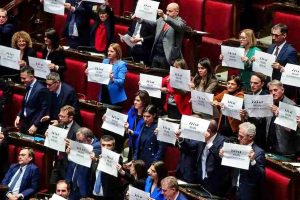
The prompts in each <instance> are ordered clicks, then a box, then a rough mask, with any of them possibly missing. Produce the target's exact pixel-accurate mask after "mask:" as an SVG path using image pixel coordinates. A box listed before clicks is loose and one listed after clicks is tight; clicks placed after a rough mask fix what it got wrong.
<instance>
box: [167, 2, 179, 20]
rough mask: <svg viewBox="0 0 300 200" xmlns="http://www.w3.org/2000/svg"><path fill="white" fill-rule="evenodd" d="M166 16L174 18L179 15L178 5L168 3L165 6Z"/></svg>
mask: <svg viewBox="0 0 300 200" xmlns="http://www.w3.org/2000/svg"><path fill="white" fill-rule="evenodd" d="M166 13H167V15H168V16H169V17H171V18H176V17H177V16H178V14H179V5H178V4H177V3H170V4H169V5H168V6H167V12H166Z"/></svg>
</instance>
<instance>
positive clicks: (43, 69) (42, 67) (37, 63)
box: [28, 56, 51, 79]
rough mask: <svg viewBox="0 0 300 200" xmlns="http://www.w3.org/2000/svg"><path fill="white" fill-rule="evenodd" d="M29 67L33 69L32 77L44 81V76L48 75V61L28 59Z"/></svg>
mask: <svg viewBox="0 0 300 200" xmlns="http://www.w3.org/2000/svg"><path fill="white" fill-rule="evenodd" d="M28 60H29V65H30V67H32V68H33V69H34V76H36V77H39V78H43V79H46V76H47V75H48V74H49V73H50V69H49V66H48V65H49V64H50V63H51V61H50V60H45V59H40V58H34V57H30V56H29V57H28Z"/></svg>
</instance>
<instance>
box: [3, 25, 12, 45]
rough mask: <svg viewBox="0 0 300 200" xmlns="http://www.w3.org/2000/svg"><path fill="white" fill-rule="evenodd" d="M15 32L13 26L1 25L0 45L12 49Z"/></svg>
mask: <svg viewBox="0 0 300 200" xmlns="http://www.w3.org/2000/svg"><path fill="white" fill-rule="evenodd" d="M14 32H15V27H14V25H13V24H10V23H5V24H3V25H0V45H3V46H7V47H11V38H12V36H13V34H14Z"/></svg>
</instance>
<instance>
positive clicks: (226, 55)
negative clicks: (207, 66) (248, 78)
mask: <svg viewBox="0 0 300 200" xmlns="http://www.w3.org/2000/svg"><path fill="white" fill-rule="evenodd" d="M221 54H222V55H223V60H222V66H228V67H233V68H237V69H244V62H242V60H241V57H243V56H244V55H245V49H244V48H240V47H229V46H223V45H221Z"/></svg>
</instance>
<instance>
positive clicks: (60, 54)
mask: <svg viewBox="0 0 300 200" xmlns="http://www.w3.org/2000/svg"><path fill="white" fill-rule="evenodd" d="M42 54H43V55H42V56H43V59H46V56H47V54H48V50H47V48H46V47H44V49H43V52H42ZM65 58H66V57H65V51H64V49H63V48H62V47H61V46H59V47H58V48H57V49H55V50H52V51H51V52H50V53H49V55H48V58H47V60H50V61H51V63H53V64H55V65H58V70H57V71H54V70H51V71H54V72H57V73H59V75H60V78H63V76H62V75H63V72H64V71H65V70H66V62H65Z"/></svg>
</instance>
